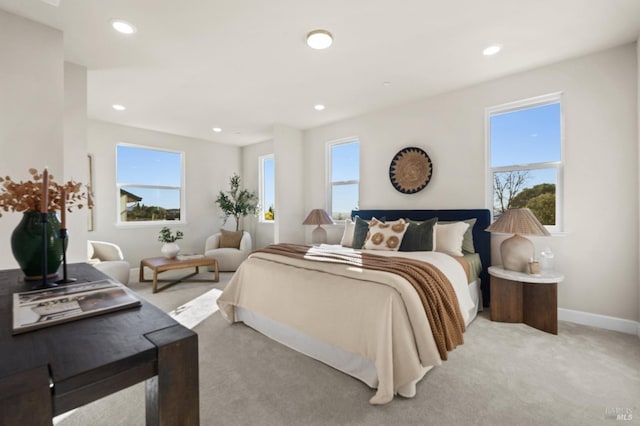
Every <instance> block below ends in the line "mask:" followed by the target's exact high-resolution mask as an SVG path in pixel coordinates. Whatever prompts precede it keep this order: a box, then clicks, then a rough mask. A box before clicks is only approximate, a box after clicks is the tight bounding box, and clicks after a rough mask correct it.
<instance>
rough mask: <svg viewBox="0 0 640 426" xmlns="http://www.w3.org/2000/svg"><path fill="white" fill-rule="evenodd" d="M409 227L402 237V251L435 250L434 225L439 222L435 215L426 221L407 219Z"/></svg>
mask: <svg viewBox="0 0 640 426" xmlns="http://www.w3.org/2000/svg"><path fill="white" fill-rule="evenodd" d="M407 222H409V227H408V228H407V232H405V234H404V237H403V238H402V243H401V244H400V251H433V227H434V226H435V224H436V223H437V222H438V218H437V217H433V218H431V219H429V220H425V221H424V222H415V221H412V220H409V219H407Z"/></svg>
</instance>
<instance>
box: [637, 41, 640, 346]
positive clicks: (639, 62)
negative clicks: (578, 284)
mask: <svg viewBox="0 0 640 426" xmlns="http://www.w3.org/2000/svg"><path fill="white" fill-rule="evenodd" d="M636 69H637V72H638V80H637V89H638V95H637V101H638V107H637V108H638V164H640V37H638V40H636ZM638 192H640V167H638ZM639 198H640V197H639ZM638 202H640V199H639V200H638ZM639 211H640V208H639ZM638 220H639V221H640V214H639V215H638ZM638 228H639V232H640V226H638ZM638 240H639V241H640V233H639V234H638ZM639 251H640V250H639ZM638 268H640V253H638ZM638 316H639V317H640V269H639V271H638ZM638 337H640V326H638Z"/></svg>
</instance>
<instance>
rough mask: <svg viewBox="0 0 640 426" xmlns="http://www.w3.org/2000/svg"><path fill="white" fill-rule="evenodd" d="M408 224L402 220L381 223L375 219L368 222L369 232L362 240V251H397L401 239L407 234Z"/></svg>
mask: <svg viewBox="0 0 640 426" xmlns="http://www.w3.org/2000/svg"><path fill="white" fill-rule="evenodd" d="M408 227H409V224H408V223H407V222H405V221H404V219H398V220H394V221H391V222H386V223H385V222H381V221H379V220H377V219H376V218H373V219H371V221H370V222H369V232H368V233H367V238H366V239H365V240H364V245H363V246H362V248H363V249H366V250H391V251H398V249H399V248H400V244H401V243H402V237H404V233H405V232H407V228H408Z"/></svg>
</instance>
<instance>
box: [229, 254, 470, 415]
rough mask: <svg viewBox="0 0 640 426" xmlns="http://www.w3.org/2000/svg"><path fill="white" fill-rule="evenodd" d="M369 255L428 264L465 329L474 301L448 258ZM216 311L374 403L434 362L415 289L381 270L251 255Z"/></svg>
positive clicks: (410, 390) (407, 389) (407, 388)
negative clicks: (359, 388) (347, 378)
mask: <svg viewBox="0 0 640 426" xmlns="http://www.w3.org/2000/svg"><path fill="white" fill-rule="evenodd" d="M323 249H326V247H318V248H317V249H316V248H314V249H311V250H312V251H313V250H323ZM340 250H352V249H345V248H340ZM373 254H380V255H382V256H389V255H400V256H404V257H410V258H414V259H416V258H418V259H422V260H427V261H429V262H430V263H432V264H434V265H435V266H437V267H438V268H439V269H440V270H441V271H442V272H443V273H445V275H447V277H448V278H449V280H450V281H451V283H452V286H453V288H454V291H455V293H456V295H457V297H458V301H459V304H460V310H461V313H462V316H463V318H464V321H465V323H468V322H469V321H470V320H471V318H472V316H473V315H475V309H476V308H475V307H476V306H477V303H474V301H473V300H472V297H471V294H470V291H469V288H470V287H469V285H468V283H467V277H466V274H465V273H464V270H463V269H462V267H461V266H460V264H459V263H458V262H457V261H456V260H455V259H453V258H451V257H449V256H448V255H445V254H442V253H437V252H401V253H398V252H373ZM218 305H219V306H220V308H221V312H222V314H223V315H224V316H225V318H227V319H228V320H229V321H243V322H245V323H246V324H248V325H250V326H252V327H253V328H256V329H258V330H259V331H262V332H264V333H265V334H266V335H268V336H270V337H272V338H274V339H275V340H277V341H280V342H282V343H284V344H286V345H288V346H290V347H293V348H294V349H296V350H299V351H301V352H303V353H306V354H308V355H310V356H312V357H314V358H316V359H319V360H321V361H323V362H326V363H327V364H329V365H332V366H334V367H336V368H338V369H340V370H341V371H345V372H347V373H348V374H351V375H353V376H355V377H357V378H359V379H361V380H363V381H364V382H365V383H367V384H368V385H369V386H372V387H377V393H376V395H375V396H374V397H373V398H372V399H371V401H370V402H371V403H374V404H384V403H387V402H389V401H391V400H392V399H393V396H394V394H396V393H400V394H401V395H403V396H412V395H413V394H415V383H416V382H417V381H418V380H420V379H421V378H422V377H423V376H424V374H425V373H426V371H428V369H429V368H431V367H432V366H434V365H439V364H440V363H441V360H440V357H439V354H438V351H437V348H436V346H435V342H434V340H433V336H432V335H431V329H430V326H429V324H428V321H427V319H426V315H425V314H424V308H423V307H422V304H421V302H420V299H419V297H418V296H417V294H416V293H415V290H414V289H413V287H412V286H411V285H410V284H409V283H408V282H407V281H406V280H404V279H403V278H401V277H398V276H396V275H395V274H391V273H388V272H380V271H371V270H365V269H362V268H358V267H354V266H348V265H339V264H326V263H325V262H312V261H304V260H298V259H290V258H285V257H283V256H277V255H273V254H266V253H256V254H253V255H252V256H251V257H250V258H249V259H247V261H245V262H244V263H243V264H242V265H241V267H240V268H239V269H238V271H237V272H236V274H235V275H234V277H233V278H232V280H231V282H230V283H229V285H228V286H227V288H226V289H225V291H224V292H223V294H222V296H221V297H220V298H219V299H218ZM236 307H237V308H238V309H236ZM372 366H373V367H374V368H371V367H372Z"/></svg>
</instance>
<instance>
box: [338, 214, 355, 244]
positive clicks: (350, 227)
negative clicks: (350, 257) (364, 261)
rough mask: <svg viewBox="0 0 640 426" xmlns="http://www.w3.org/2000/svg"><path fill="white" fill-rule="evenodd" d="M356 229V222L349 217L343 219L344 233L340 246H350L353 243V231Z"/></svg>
mask: <svg viewBox="0 0 640 426" xmlns="http://www.w3.org/2000/svg"><path fill="white" fill-rule="evenodd" d="M355 230H356V223H355V222H353V221H352V220H351V219H347V220H345V221H344V233H343V234H342V240H340V245H341V246H342V247H351V246H352V245H353V232H354V231H355Z"/></svg>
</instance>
